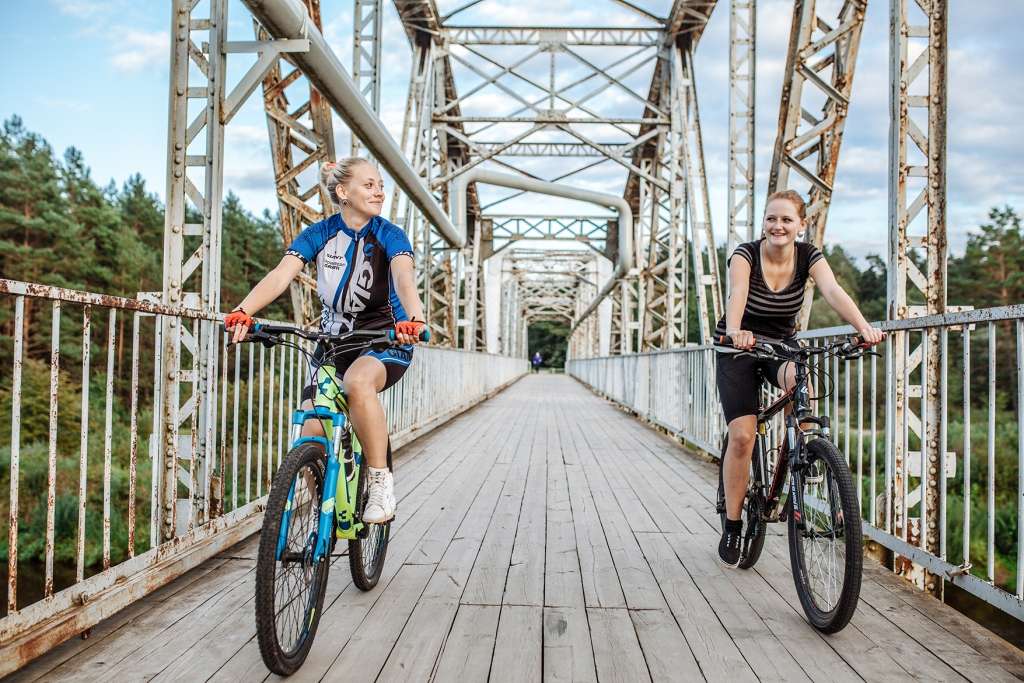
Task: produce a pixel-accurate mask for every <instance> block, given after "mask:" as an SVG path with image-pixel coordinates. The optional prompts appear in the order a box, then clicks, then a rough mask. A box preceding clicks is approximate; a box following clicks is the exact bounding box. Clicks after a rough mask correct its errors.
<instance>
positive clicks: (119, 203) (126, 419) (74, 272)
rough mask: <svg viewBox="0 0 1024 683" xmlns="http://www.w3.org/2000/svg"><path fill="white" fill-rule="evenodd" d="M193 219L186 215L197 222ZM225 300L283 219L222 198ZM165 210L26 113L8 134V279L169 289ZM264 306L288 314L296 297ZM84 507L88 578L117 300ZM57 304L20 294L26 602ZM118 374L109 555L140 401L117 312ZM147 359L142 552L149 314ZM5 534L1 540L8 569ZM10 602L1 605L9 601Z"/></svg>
mask: <svg viewBox="0 0 1024 683" xmlns="http://www.w3.org/2000/svg"><path fill="white" fill-rule="evenodd" d="M200 220H201V219H200V218H199V217H198V216H190V217H189V221H190V222H200ZM223 220H224V230H223V235H224V237H223V257H222V278H221V302H222V308H223V309H224V310H228V309H230V308H231V307H232V306H234V305H236V304H237V303H238V302H239V301H240V300H241V299H242V297H243V296H244V295H245V294H246V293H247V292H248V290H249V289H250V288H251V287H252V286H253V285H254V284H255V283H256V282H257V281H258V280H259V279H260V278H261V277H262V276H263V275H264V274H265V273H266V272H267V271H268V270H270V269H271V268H272V267H273V266H274V265H276V263H277V262H278V261H279V260H280V258H281V254H282V251H283V250H282V244H281V234H280V231H279V229H278V227H277V224H276V219H275V217H274V216H272V215H271V214H269V213H268V212H264V214H263V215H262V216H254V215H253V214H251V213H249V212H248V211H246V210H245V209H244V208H243V207H242V205H241V203H240V202H239V200H238V198H237V197H236V196H235V195H233V194H230V193H229V194H228V196H227V198H226V199H225V201H224V219H223ZM163 241H164V206H163V203H162V202H161V201H160V200H159V198H158V197H157V196H156V195H155V194H154V193H152V192H151V191H150V190H149V189H148V188H147V186H146V182H145V180H144V179H143V178H142V177H141V176H140V175H138V174H135V175H132V176H131V177H129V178H128V179H127V180H126V181H125V182H124V183H123V184H122V185H121V186H120V187H118V186H117V185H115V184H114V182H113V181H111V182H110V183H109V184H108V185H106V186H101V185H100V184H98V183H97V182H96V181H95V180H94V179H93V178H92V176H91V174H90V171H89V167H88V166H87V165H86V161H85V159H84V158H83V156H82V154H81V152H79V151H78V150H77V149H75V148H69V149H68V150H67V151H66V152H65V153H64V154H63V156H58V155H57V154H56V153H55V152H54V150H53V149H52V147H51V146H50V145H49V144H48V143H47V141H46V140H45V139H44V138H43V137H42V136H41V135H39V134H37V133H34V132H32V131H30V130H28V129H27V128H26V127H25V125H24V124H23V122H22V120H21V119H20V118H18V117H16V116H15V117H12V118H11V119H9V120H7V121H5V122H4V123H3V128H2V131H0V277H3V278H6V279H11V280H24V281H28V282H36V283H42V284H47V285H54V286H59V287H66V288H70V289H77V290H84V291H89V292H98V293H102V294H112V295H118V296H123V297H127V298H135V297H136V296H138V294H139V293H140V292H159V291H161V290H162V288H163V283H162V278H163ZM13 301H14V300H13V298H12V297H7V298H6V300H5V301H0V491H3V492H4V493H2V494H0V516H2V519H5V520H6V519H7V518H8V495H7V493H6V492H7V490H8V487H9V472H10V458H11V447H10V443H11V417H12V416H11V407H12V389H11V386H12V381H11V380H12V375H11V373H12V368H13V363H12V359H13V343H12V340H13V336H14V305H13ZM261 315H266V316H268V317H272V318H277V319H288V318H290V317H291V306H290V302H289V301H288V298H287V294H286V295H285V296H284V297H282V298H281V299H279V300H278V301H277V302H275V303H274V304H272V305H271V306H270V307H268V309H266V310H265V311H263V312H261ZM91 318H92V319H91V333H90V354H91V363H90V372H89V377H88V387H89V400H88V410H89V420H88V425H87V429H86V431H87V432H88V441H89V443H88V461H89V463H88V474H87V512H86V537H87V540H86V565H87V574H91V573H93V572H94V571H97V570H98V569H99V567H100V563H101V560H102V541H101V538H102V526H103V525H102V512H101V511H102V507H103V488H102V476H103V475H102V472H103V467H102V465H103V451H104V445H105V444H104V436H105V407H106V396H105V394H106V383H107V373H106V361H107V338H108V336H107V335H108V329H107V327H108V310H107V309H103V308H94V309H93V310H92V311H91ZM51 321H52V304H51V303H50V302H48V301H44V300H40V299H32V298H28V297H26V298H25V312H24V321H23V325H24V327H23V331H24V335H25V336H24V339H25V354H24V365H23V368H22V395H21V438H20V444H21V463H20V469H21V481H20V486H19V490H20V500H19V508H20V509H19V560H20V562H19V564H20V565H21V568H22V569H21V572H22V573H21V578H20V580H19V590H20V594H21V597H20V598H19V603H22V604H24V603H26V602H27V601H31V600H32V599H35V598H37V597H38V595H34V596H33V595H32V594H33V592H34V591H33V587H32V586H31V585H27V584H32V583H33V582H34V581H36V580H37V579H38V578H39V577H38V576H37V574H38V572H39V566H40V565H39V564H38V563H39V561H41V560H42V558H43V555H44V540H45V528H46V526H45V525H46V488H47V462H48V456H47V451H48V446H47V441H48V436H49V384H50V366H49V354H50V344H51V339H52V334H51ZM115 324H116V329H115V338H116V342H115V344H116V346H115V361H114V371H113V378H112V385H113V398H114V400H113V416H112V431H113V434H112V442H113V448H112V453H113V457H112V472H111V499H112V505H111V509H112V519H111V526H112V529H111V545H112V548H111V556H112V561H113V562H118V561H120V560H122V559H124V557H126V555H127V528H126V524H127V519H126V512H125V511H126V509H127V500H128V455H127V453H128V449H129V440H130V436H129V424H130V417H131V416H130V405H131V371H132V368H131V363H132V352H131V342H132V315H131V314H127V315H125V314H123V312H119V315H118V317H117V320H116V323H115ZM142 329H143V334H142V341H141V344H142V345H141V346H140V352H139V354H138V360H139V377H140V380H141V381H140V390H139V396H138V402H139V406H140V409H139V414H138V424H139V435H140V441H139V444H140V446H139V462H138V467H137V470H138V481H137V496H136V510H137V523H136V552H137V553H138V552H142V551H144V550H145V549H146V548H147V547H148V542H149V531H148V530H149V481H150V476H149V471H150V462H149V458H148V449H147V445H148V439H147V437H148V434H149V431H150V429H151V422H152V377H153V370H154V368H153V362H154V355H155V354H154V349H153V343H154V335H153V330H154V322H153V320H152V319H149V320H148V321H144V322H143V323H142ZM82 330H83V307H81V306H76V305H64V306H63V307H62V311H61V325H60V354H61V359H60V374H59V406H60V408H59V411H58V414H57V425H58V430H57V453H58V459H57V498H56V501H55V504H56V509H55V533H54V536H55V560H56V568H57V572H56V573H57V580H58V586H57V587H58V589H59V588H60V587H61V583H62V581H61V577H62V576H63V577H64V578H65V579H66V578H67V577H68V572H69V571H71V573H72V575H73V570H69V567H70V568H73V567H74V563H75V556H76V545H77V540H76V539H77V525H78V505H79V500H78V476H79V472H78V468H79V462H78V458H79V450H80V443H79V441H80V433H81V431H82V425H81V414H82V410H81V401H82V398H81V397H82V393H83V381H82V349H83V333H82ZM7 545H8V541H7V530H6V528H4V529H2V538H0V564H2V566H3V569H2V570H0V574H5V573H6V571H5V570H6V566H7V560H6V557H7V552H8V548H7ZM4 603H6V601H4Z"/></svg>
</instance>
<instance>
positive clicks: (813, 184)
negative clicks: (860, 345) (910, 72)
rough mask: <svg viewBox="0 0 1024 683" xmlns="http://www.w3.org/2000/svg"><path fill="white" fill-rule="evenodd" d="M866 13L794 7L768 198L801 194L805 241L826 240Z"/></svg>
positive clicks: (862, 1) (846, 5)
mask: <svg viewBox="0 0 1024 683" xmlns="http://www.w3.org/2000/svg"><path fill="white" fill-rule="evenodd" d="M866 10H867V0H843V2H842V4H841V5H840V6H839V12H838V14H837V15H836V16H834V17H833V16H822V14H820V13H819V12H818V11H817V3H816V2H815V0H795V2H794V6H793V22H792V27H791V28H790V34H789V52H788V54H787V57H786V70H785V73H784V75H783V82H782V102H781V104H780V105H779V127H778V135H777V137H776V139H775V151H774V153H773V155H772V165H771V169H770V172H769V178H768V193H769V194H771V193H772V192H775V191H776V190H784V189H796V190H798V191H800V192H801V193H802V194H803V195H804V196H805V197H807V233H808V234H807V239H808V240H809V241H811V242H813V243H814V244H815V245H816V246H818V247H821V246H822V244H823V242H824V239H825V222H826V220H827V219H828V208H829V204H830V203H831V201H832V188H833V186H834V184H835V177H836V166H837V165H838V164H839V148H840V144H841V143H842V140H843V126H844V125H845V123H846V116H847V114H848V113H849V109H850V94H851V92H852V91H853V75H854V70H855V67H856V65H857V49H858V47H859V46H860V36H861V31H862V29H863V28H864V14H865V11H866ZM791 171H792V172H793V174H795V176H796V177H793V176H791V173H790V172H791ZM812 288H813V283H811V282H808V287H807V289H806V290H805V291H804V305H803V309H802V310H801V313H800V327H801V329H804V328H806V327H807V321H808V319H809V318H810V315H811V301H812V297H813V289H812Z"/></svg>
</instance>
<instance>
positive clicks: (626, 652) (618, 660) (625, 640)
mask: <svg viewBox="0 0 1024 683" xmlns="http://www.w3.org/2000/svg"><path fill="white" fill-rule="evenodd" d="M587 621H588V623H589V624H590V638H591V640H592V641H593V642H594V643H595V647H594V664H595V666H596V667H597V677H598V679H599V680H601V681H622V683H633V681H641V680H645V679H650V678H651V674H650V672H649V671H648V670H647V662H646V661H644V655H643V652H641V650H640V641H639V640H638V639H637V634H636V629H635V628H634V627H633V622H632V620H631V619H630V618H629V613H628V612H627V611H626V610H624V609H600V608H597V607H590V608H588V609H587Z"/></svg>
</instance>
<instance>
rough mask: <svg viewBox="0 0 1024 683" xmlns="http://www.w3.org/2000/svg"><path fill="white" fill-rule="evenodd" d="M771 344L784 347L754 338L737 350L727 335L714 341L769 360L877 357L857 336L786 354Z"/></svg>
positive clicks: (770, 341) (779, 341) (771, 341)
mask: <svg viewBox="0 0 1024 683" xmlns="http://www.w3.org/2000/svg"><path fill="white" fill-rule="evenodd" d="M773 344H779V345H783V347H786V345H785V343H784V342H782V341H781V340H777V339H771V340H769V339H766V338H764V337H762V338H760V339H758V338H757V337H754V346H753V347H752V348H750V349H738V348H737V347H736V346H733V341H732V337H731V336H729V335H725V334H723V335H719V337H718V338H717V340H716V345H717V346H726V347H730V348H734V349H737V350H738V351H740V352H741V353H749V354H751V355H754V356H758V357H763V358H769V359H776V358H787V359H795V358H798V357H800V356H810V355H813V354H821V353H835V354H836V355H837V356H840V357H843V358H847V359H852V358H858V357H860V356H863V355H864V354H871V355H876V356H877V355H879V354H877V353H876V352H874V351H869V350H868V349H869V348H871V344H868V343H867V342H865V341H864V338H863V337H861V336H860V335H859V334H853V335H850V336H849V337H847V338H846V339H844V340H841V341H836V342H833V343H832V344H829V345H828V346H825V347H821V348H814V347H807V346H804V347H800V348H799V349H794V350H793V352H792V353H786V352H785V351H781V350H780V349H778V348H776V347H775V346H773Z"/></svg>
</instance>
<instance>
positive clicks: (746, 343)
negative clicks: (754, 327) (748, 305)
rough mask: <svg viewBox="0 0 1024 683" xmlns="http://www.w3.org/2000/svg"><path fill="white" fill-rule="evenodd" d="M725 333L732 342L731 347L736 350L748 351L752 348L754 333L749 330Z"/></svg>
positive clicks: (727, 331)
mask: <svg viewBox="0 0 1024 683" xmlns="http://www.w3.org/2000/svg"><path fill="white" fill-rule="evenodd" d="M725 333H726V334H727V335H728V336H729V338H730V339H731V340H732V345H733V346H734V347H736V348H737V349H742V350H744V351H749V350H750V349H752V348H754V343H755V342H756V341H757V340H755V339H754V333H753V332H751V331H750V330H726V331H725Z"/></svg>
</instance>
